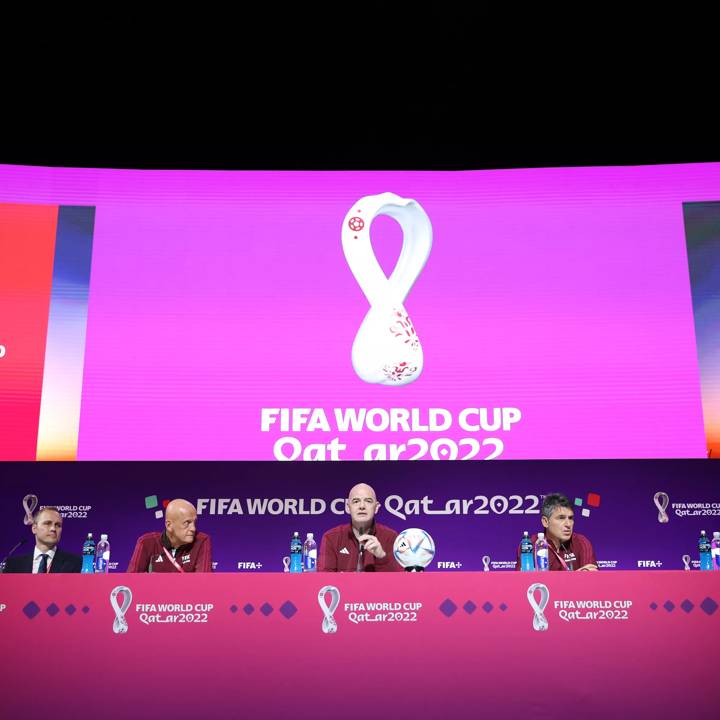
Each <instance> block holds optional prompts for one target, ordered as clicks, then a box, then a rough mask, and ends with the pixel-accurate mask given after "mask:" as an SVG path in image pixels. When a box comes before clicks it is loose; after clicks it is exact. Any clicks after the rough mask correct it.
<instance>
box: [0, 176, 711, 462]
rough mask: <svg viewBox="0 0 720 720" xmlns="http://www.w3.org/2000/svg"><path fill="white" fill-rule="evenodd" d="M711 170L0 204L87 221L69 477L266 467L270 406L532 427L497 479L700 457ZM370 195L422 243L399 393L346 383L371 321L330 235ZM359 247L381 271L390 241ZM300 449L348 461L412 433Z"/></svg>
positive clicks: (104, 179)
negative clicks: (167, 463) (96, 464)
mask: <svg viewBox="0 0 720 720" xmlns="http://www.w3.org/2000/svg"><path fill="white" fill-rule="evenodd" d="M719 171H720V167H719V166H718V165H714V164H707V165H687V166H657V167H628V168H612V167H609V168H563V169H535V170H505V171H478V172H462V173H457V172H456V173H450V172H326V173H321V172H197V171H193V172H191V171H181V172H178V171H175V172H169V171H127V170H123V171H114V170H79V169H44V168H22V167H0V201H1V202H33V203H43V202H51V203H53V204H60V203H62V204H91V205H95V206H96V207H97V213H96V222H95V233H94V248H93V267H92V276H91V285H90V305H89V314H88V327H87V346H86V356H85V375H84V383H83V398H82V409H81V419H80V437H79V449H78V458H79V459H84V460H98V459H163V460H168V459H216V460H217V459H272V457H273V455H272V444H273V442H274V440H275V439H276V438H277V437H280V436H281V435H282V434H284V433H281V432H279V431H275V430H273V431H272V432H270V433H261V432H260V409H261V408H262V407H323V408H325V409H327V410H328V411H330V410H331V409H332V408H333V407H342V408H345V407H365V408H371V407H382V408H391V407H405V408H412V407H420V408H426V407H442V408H447V409H449V410H450V411H452V412H453V413H457V412H458V411H459V410H461V409H462V408H465V407H491V408H492V407H496V406H514V407H518V408H520V409H521V411H522V412H523V419H522V421H521V422H520V423H518V424H517V425H515V426H514V427H513V429H512V430H511V431H510V432H509V433H502V432H501V433H499V434H498V433H494V435H497V436H499V437H501V438H502V439H503V441H504V442H505V450H504V452H503V454H502V456H501V457H503V458H589V457H591V458H606V457H607V458H612V457H625V458H637V457H656V458H663V457H704V456H705V439H704V430H703V417H702V408H701V401H700V386H699V377H698V364H697V353H696V348H695V336H694V327H693V316H692V305H691V297H690V287H689V278H688V267H687V258H686V250H685V237H684V226H683V214H682V205H681V203H682V202H684V201H693V200H709V199H717V198H718V197H720V172H719ZM384 191H391V192H394V193H397V194H399V195H401V196H404V197H410V198H414V199H416V200H417V201H418V202H420V203H421V204H422V206H423V207H424V209H425V210H426V212H427V213H428V215H429V217H430V219H431V221H432V224H433V230H434V244H433V250H432V252H431V254H430V258H429V261H428V264H427V265H426V267H425V269H424V271H423V272H422V274H421V275H420V277H419V279H418V281H417V283H416V285H415V287H414V288H413V289H412V290H411V292H410V294H409V296H408V298H407V301H406V303H405V307H406V308H407V310H408V312H409V314H410V316H411V318H412V319H413V322H414V324H415V327H416V329H417V332H418V334H419V337H420V339H421V342H422V344H423V348H424V352H425V369H424V372H423V374H422V376H421V377H420V379H419V380H418V381H416V382H415V383H413V384H411V385H409V386H405V387H401V388H392V387H380V386H371V385H367V384H365V383H364V382H362V381H361V380H359V379H358V378H357V376H356V375H355V373H354V371H353V369H352V366H351V362H350V349H351V346H352V342H353V339H354V337H355V333H356V332H357V329H358V327H359V325H360V323H361V321H362V319H363V317H364V315H365V313H366V311H367V309H368V308H367V303H366V301H365V298H364V296H363V295H362V293H361V291H360V288H359V287H358V285H357V283H356V281H355V279H354V278H353V276H352V274H351V273H350V270H349V268H348V267H347V264H346V262H345V259H344V256H343V253H342V248H341V243H340V223H341V222H342V219H343V217H344V215H345V213H346V212H347V210H348V208H349V207H350V205H351V204H352V203H353V202H355V201H356V200H357V199H359V198H360V197H362V196H364V195H368V194H376V193H380V192H384ZM373 238H374V247H375V249H376V253H377V254H378V256H379V257H380V260H381V263H382V264H383V267H385V269H386V270H388V271H389V270H390V269H391V268H392V267H393V265H394V258H395V257H396V256H397V253H398V252H399V248H400V242H401V240H400V238H401V235H400V231H399V228H398V227H397V226H395V224H394V223H393V221H391V220H389V219H387V218H380V219H379V220H378V221H376V223H375V225H374V226H373ZM288 434H292V433H288ZM296 435H297V436H298V437H299V438H300V439H301V440H302V441H304V442H305V443H309V442H327V441H329V440H331V439H332V438H333V437H335V436H336V435H338V436H340V437H341V440H342V441H343V442H347V443H348V445H349V447H348V450H347V451H346V452H345V453H344V454H343V456H342V457H343V459H355V458H362V456H363V454H362V453H363V449H364V447H365V446H366V445H367V444H369V443H374V442H402V441H404V440H407V438H408V437H414V436H420V435H422V433H410V434H407V433H398V434H394V433H391V432H387V433H373V432H369V431H366V432H363V433H359V434H345V435H343V434H341V433H335V432H333V433H330V434H323V433H317V432H316V433H300V434H296ZM491 435H492V434H491ZM440 436H444V437H449V438H454V439H456V440H457V439H460V438H463V437H466V436H468V433H466V432H464V431H462V430H460V429H459V428H458V427H454V428H452V429H451V430H449V431H447V432H443V433H440V434H432V433H430V434H427V436H426V437H427V438H428V439H429V440H433V439H435V438H437V437H440ZM487 436H488V434H487V433H481V434H480V435H479V439H481V440H482V439H483V438H484V437H487Z"/></svg>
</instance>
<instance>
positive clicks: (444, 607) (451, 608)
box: [440, 598, 457, 617]
mask: <svg viewBox="0 0 720 720" xmlns="http://www.w3.org/2000/svg"><path fill="white" fill-rule="evenodd" d="M456 610H457V605H456V604H455V603H454V602H453V601H452V600H451V599H450V598H448V599H447V600H443V601H442V603H441V604H440V612H441V613H442V614H443V615H444V616H445V617H451V616H452V615H453V614H454V613H455V611H456Z"/></svg>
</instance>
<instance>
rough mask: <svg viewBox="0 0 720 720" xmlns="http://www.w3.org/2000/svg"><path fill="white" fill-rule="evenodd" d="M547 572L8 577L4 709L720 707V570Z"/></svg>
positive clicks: (268, 712)
mask: <svg viewBox="0 0 720 720" xmlns="http://www.w3.org/2000/svg"><path fill="white" fill-rule="evenodd" d="M545 575H546V577H543V578H542V583H541V584H540V586H536V585H535V581H537V579H538V578H537V574H535V573H534V574H533V575H528V574H525V573H503V574H500V573H456V574H454V575H449V574H447V573H425V574H422V575H421V574H410V573H394V574H392V575H391V576H388V575H378V574H375V575H370V574H357V573H346V574H344V575H338V576H330V577H328V576H327V575H325V576H318V575H286V576H284V577H283V576H282V575H266V574H265V575H255V576H247V575H245V576H238V575H235V576H233V575H221V574H217V575H214V576H207V575H205V576H202V577H200V576H189V575H188V576H180V575H174V576H168V575H162V576H161V575H143V576H138V575H116V576H112V575H110V576H106V575H103V576H97V577H93V576H79V575H76V576H67V575H66V576H57V575H52V574H50V575H46V576H30V575H25V576H17V575H15V576H10V575H7V576H2V577H0V600H1V601H2V602H1V603H0V634H2V638H3V649H4V652H5V655H6V657H8V658H12V660H11V661H10V662H7V663H6V664H5V667H4V677H5V683H6V691H5V692H3V693H1V694H0V715H2V717H5V718H19V717H22V718H27V719H28V720H30V719H32V718H46V717H47V708H46V707H43V706H42V705H43V704H42V703H41V702H40V701H39V700H35V701H33V702H29V701H28V698H30V697H33V693H36V692H37V678H36V676H35V674H34V673H32V672H28V668H32V667H34V666H35V665H36V664H37V662H38V660H37V658H38V656H43V653H47V648H48V646H50V647H59V648H62V662H56V663H54V667H53V672H51V673H48V677H47V678H45V679H44V680H43V691H44V693H46V694H47V696H48V697H52V698H53V702H54V709H53V715H52V716H53V718H58V719H59V720H61V719H64V718H72V719H73V720H74V719H75V718H78V717H102V718H104V719H105V720H110V719H111V718H112V719H115V718H120V719H122V720H125V718H128V717H142V718H157V717H174V718H222V719H223V720H224V719H225V718H228V717H233V718H234V717H261V718H285V717H293V718H313V719H315V718H326V717H343V718H363V720H364V719H365V718H367V716H368V708H369V707H370V708H371V713H372V714H375V715H380V716H382V717H392V718H420V717H422V718H438V719H440V720H444V719H445V718H448V717H452V718H478V717H493V718H530V717H532V718H555V717H557V716H558V704H559V703H562V704H564V705H566V706H567V707H571V708H573V715H574V716H575V717H582V718H588V719H590V718H592V719H593V720H595V719H597V720H601V719H602V720H605V718H611V717H612V718H614V717H627V718H677V717H688V718H693V720H701V719H702V720H714V719H715V718H716V717H717V714H718V713H717V708H718V703H719V702H720V688H719V687H718V684H717V682H716V679H717V670H716V667H715V665H714V664H713V662H711V660H712V658H713V656H714V652H715V649H716V647H717V637H718V630H719V629H720V612H718V602H719V601H720V597H719V594H720V573H710V572H703V573H700V572H697V573H685V572H682V571H676V572H654V573H649V574H648V573H642V574H641V573H637V572H618V573H613V574H602V573H572V574H571V573H552V574H551V575H552V576H551V577H547V575H550V573H546V574H545ZM328 580H329V584H330V585H331V588H328V587H327V585H325V583H326V582H328ZM323 589H325V591H326V592H323ZM321 603H322V604H321ZM328 616H329V617H330V618H332V620H333V622H334V623H335V628H336V631H335V632H333V633H327V632H323V625H324V623H325V621H326V619H328ZM536 626H537V627H538V628H540V627H543V628H545V629H542V630H540V629H536ZM121 630H125V632H121ZM359 653H360V654H361V655H363V656H362V657H358V654H359ZM178 654H179V656H180V657H181V658H182V659H181V660H177V656H178ZM366 656H367V657H366ZM178 662H180V663H181V665H182V667H178ZM365 664H369V665H370V667H371V671H370V675H371V677H370V678H368V679H365V678H364V677H363V676H364V674H365V673H366V672H367V671H366V670H365V669H364V665H365ZM88 668H94V669H95V672H94V676H95V677H94V679H93V682H91V683H89V682H88V679H87V676H88V672H89V670H88ZM100 669H103V670H104V672H100ZM178 675H180V678H178ZM558 675H559V676H560V678H561V679H558V678H557V677H556V676H558ZM353 683H355V684H357V687H353ZM176 684H179V685H180V688H179V689H177V690H175V689H174V688H175V685H176ZM556 686H559V690H558V692H559V693H560V694H559V695H558V693H556V692H553V689H554V688H555V687H556ZM167 687H169V688H173V691H171V692H166V691H165V688H167Z"/></svg>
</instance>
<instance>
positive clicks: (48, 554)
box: [3, 506, 82, 574]
mask: <svg viewBox="0 0 720 720" xmlns="http://www.w3.org/2000/svg"><path fill="white" fill-rule="evenodd" d="M62 526H63V519H62V516H61V515H60V511H59V510H58V509H57V508H56V507H51V506H48V507H46V508H43V509H42V510H38V511H37V512H36V513H35V515H34V516H33V522H32V531H33V535H34V536H35V551H34V552H32V553H28V554H27V555H18V556H17V557H10V558H8V559H7V562H6V563H5V570H4V571H3V572H6V573H33V574H42V573H49V572H51V573H79V572H80V570H81V569H82V557H80V555H73V554H72V553H67V552H63V551H62V550H60V549H59V548H58V543H59V542H60V536H61V535H62Z"/></svg>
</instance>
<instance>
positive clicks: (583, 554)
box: [515, 532, 597, 570]
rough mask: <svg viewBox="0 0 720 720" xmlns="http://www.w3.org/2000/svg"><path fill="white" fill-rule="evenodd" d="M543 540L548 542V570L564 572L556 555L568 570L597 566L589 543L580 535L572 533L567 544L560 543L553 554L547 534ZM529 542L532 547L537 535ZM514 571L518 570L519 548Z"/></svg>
mask: <svg viewBox="0 0 720 720" xmlns="http://www.w3.org/2000/svg"><path fill="white" fill-rule="evenodd" d="M545 539H546V540H547V541H548V555H549V557H550V570H565V568H564V567H563V564H562V563H561V562H560V559H559V558H558V555H559V556H560V557H561V558H562V559H563V560H565V564H566V565H567V566H568V567H567V569H568V570H579V569H580V568H581V567H583V566H585V565H597V560H596V559H595V551H594V550H593V546H592V544H591V542H590V541H589V540H588V539H587V538H586V537H585V536H584V535H581V534H580V533H576V532H574V533H573V534H572V536H571V538H570V540H568V542H565V543H562V545H560V549H559V550H557V553H555V552H553V548H554V547H555V546H554V545H553V543H552V541H551V540H550V539H549V538H548V536H547V534H546V535H545ZM530 540H531V541H532V544H533V546H534V545H535V541H536V540H537V534H535V535H533V536H532V537H531V538H530ZM515 569H516V570H519V569H520V546H519V545H518V549H517V562H516V565H515Z"/></svg>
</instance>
